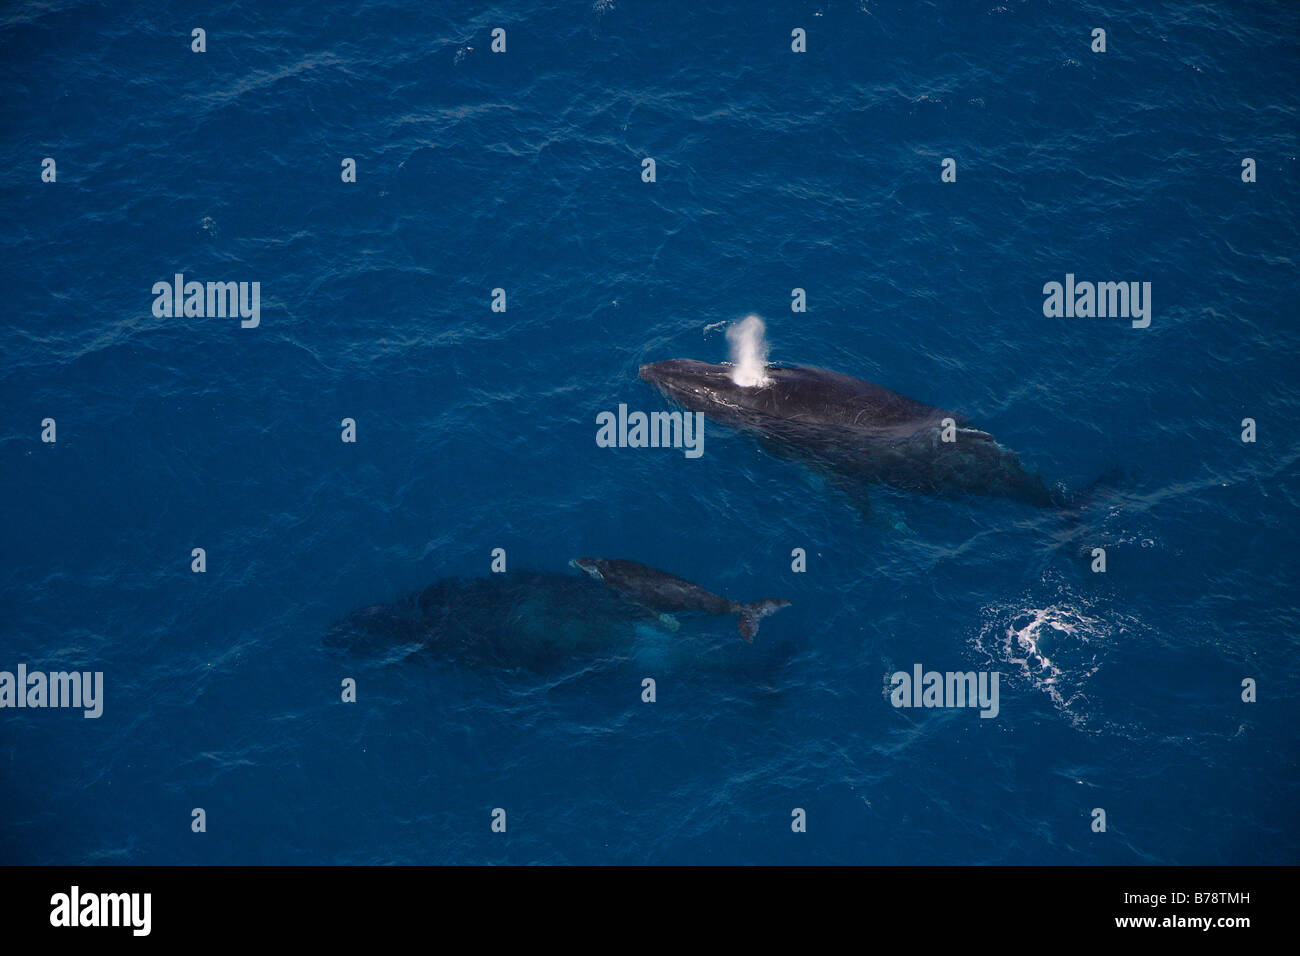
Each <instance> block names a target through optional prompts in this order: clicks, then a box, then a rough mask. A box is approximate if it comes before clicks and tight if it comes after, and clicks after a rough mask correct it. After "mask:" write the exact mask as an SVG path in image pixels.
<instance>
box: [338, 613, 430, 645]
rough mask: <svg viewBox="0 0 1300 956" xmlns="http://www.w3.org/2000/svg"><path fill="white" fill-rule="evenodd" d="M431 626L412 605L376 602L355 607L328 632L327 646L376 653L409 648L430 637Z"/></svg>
mask: <svg viewBox="0 0 1300 956" xmlns="http://www.w3.org/2000/svg"><path fill="white" fill-rule="evenodd" d="M428 636H429V635H428V629H427V627H425V626H424V625H423V624H422V623H421V621H420V620H419V618H418V617H417V616H416V615H415V614H414V613H412V610H411V609H407V608H401V607H396V606H394V605H390V604H375V605H372V606H371V607H366V608H362V609H361V610H359V611H353V612H352V613H351V614H349V615H347V616H346V617H345V618H343V619H342V620H340V621H337V622H336V623H335V624H334V625H333V626H332V627H331V628H330V629H329V631H328V632H327V633H326V635H325V638H324V641H323V643H324V644H325V646H326V647H332V648H338V649H343V650H348V651H353V652H357V653H365V654H375V653H386V652H393V651H395V650H398V649H403V648H406V649H409V648H412V647H417V646H419V645H421V644H423V643H424V642H425V641H426V640H427V639H428Z"/></svg>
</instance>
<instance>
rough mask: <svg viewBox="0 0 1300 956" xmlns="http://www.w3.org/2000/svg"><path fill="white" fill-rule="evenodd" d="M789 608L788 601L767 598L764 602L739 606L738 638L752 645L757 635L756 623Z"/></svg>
mask: <svg viewBox="0 0 1300 956" xmlns="http://www.w3.org/2000/svg"><path fill="white" fill-rule="evenodd" d="M789 606H790V602H789V601H782V600H781V599H780V598H768V599H767V600H765V601H755V602H754V603H753V604H742V605H740V622H739V623H738V624H737V625H736V628H737V630H739V631H740V636H741V637H743V638H744V639H745V640H747V641H749V643H751V644H753V643H754V635H755V634H757V633H758V622H759V621H761V620H762V619H763V618H765V617H767V616H768V615H769V614H775V613H776V612H777V611H779V610H781V608H783V607H789Z"/></svg>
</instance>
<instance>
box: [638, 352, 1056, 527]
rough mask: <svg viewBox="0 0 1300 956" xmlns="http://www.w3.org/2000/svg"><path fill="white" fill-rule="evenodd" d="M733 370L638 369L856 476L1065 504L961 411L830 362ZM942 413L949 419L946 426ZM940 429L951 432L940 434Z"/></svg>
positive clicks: (694, 407)
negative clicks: (754, 376) (740, 375)
mask: <svg viewBox="0 0 1300 956" xmlns="http://www.w3.org/2000/svg"><path fill="white" fill-rule="evenodd" d="M733 369H734V367H733V366H731V365H711V364H709V363H708V362H698V361H695V360H693V359H670V360H668V361H664V362H653V363H651V364H648V365H643V366H641V370H640V376H641V378H643V379H645V380H646V381H647V382H650V383H651V384H652V385H654V386H655V387H656V388H658V389H659V391H660V392H662V393H663V394H664V395H665V396H666V397H668V398H669V399H671V400H672V401H674V402H676V403H677V404H679V405H681V406H683V407H684V408H686V409H688V410H689V411H697V412H703V413H704V414H705V415H707V416H708V417H710V418H712V419H714V420H715V421H718V422H721V423H723V424H725V425H729V426H731V427H733V428H736V429H738V430H740V431H743V432H746V433H749V434H752V435H755V436H757V437H758V438H759V439H760V440H762V441H763V442H764V443H765V444H766V445H768V446H769V447H771V448H772V449H773V450H774V451H777V452H779V453H782V454H786V455H791V456H795V457H799V458H805V459H809V460H811V462H812V463H814V464H818V465H821V466H824V467H825V468H826V469H827V470H829V471H831V472H833V473H834V474H836V475H838V476H840V477H842V478H847V479H851V480H853V481H854V482H858V481H861V482H868V483H870V482H875V483H879V484H882V485H888V486H890V487H893V488H898V489H902V490H904V491H914V492H920V493H924V494H930V495H937V496H945V495H961V494H972V495H993V496H1000V497H1006V498H1011V499H1014V500H1016V501H1021V502H1025V503H1027V504H1031V505H1035V506H1038V507H1044V508H1046V507H1064V506H1065V505H1067V504H1068V503H1069V499H1068V497H1067V496H1066V494H1065V493H1064V492H1063V491H1061V490H1060V489H1057V488H1051V487H1049V486H1048V485H1047V483H1046V482H1044V481H1043V479H1042V477H1040V476H1039V475H1037V474H1035V473H1034V472H1031V471H1029V470H1028V469H1026V468H1025V467H1024V465H1022V464H1021V462H1020V459H1019V457H1018V456H1017V455H1016V454H1015V452H1013V451H1010V450H1009V449H1006V448H1003V447H1002V446H1001V445H999V444H998V443H997V442H996V441H995V440H994V438H993V436H992V435H990V434H989V433H988V432H985V431H981V430H979V429H977V428H973V427H971V426H970V424H969V422H968V421H967V420H966V418H965V417H964V416H962V415H959V414H957V413H954V412H949V411H945V410H944V409H941V408H935V407H933V406H931V405H926V404H925V403H923V402H918V401H916V400H915V399H911V398H907V397H906V396H904V395H899V394H898V393H897V392H893V391H890V390H889V389H887V388H885V387H884V386H882V385H875V384H873V383H871V382H866V381H863V380H862V379H860V378H853V377H852V376H850V375H843V374H841V373H839V372H831V371H827V370H826V369H820V368H810V367H804V366H793V367H791V366H780V365H768V366H767V367H766V368H765V378H766V381H765V382H763V383H762V384H758V385H752V386H741V385H737V384H736V383H735V382H734V381H733V380H732V372H733ZM945 419H951V420H952V422H951V426H950V427H949V428H947V429H945V426H944V420H945ZM945 431H947V432H948V435H949V436H950V437H951V438H953V439H954V440H952V441H944V440H943V438H944V433H945Z"/></svg>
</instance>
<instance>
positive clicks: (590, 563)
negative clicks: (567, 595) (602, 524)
mask: <svg viewBox="0 0 1300 956" xmlns="http://www.w3.org/2000/svg"><path fill="white" fill-rule="evenodd" d="M572 564H573V565H574V567H576V568H579V569H581V570H583V571H585V572H586V573H587V574H588V575H590V576H591V577H593V578H595V579H596V580H597V581H600V582H602V583H603V584H604V585H605V586H606V587H608V588H611V589H612V590H614V591H616V592H618V593H619V594H621V595H623V597H625V598H627V599H628V600H629V601H631V602H633V603H635V604H638V605H641V606H642V607H645V608H648V609H650V610H652V611H658V612H663V613H665V614H668V613H671V612H673V611H700V612H702V613H704V614H736V615H739V618H740V620H739V621H738V622H737V623H736V629H737V630H738V631H740V636H741V637H743V638H744V639H745V640H747V641H749V642H750V643H751V644H752V643H753V642H754V635H755V634H757V633H758V624H759V621H761V620H762V619H763V618H765V617H767V616H768V615H769V614H774V613H775V612H777V611H779V610H781V608H783V607H789V606H790V602H789V601H782V600H780V599H779V598H767V599H765V600H762V601H755V602H754V603H752V604H742V603H741V602H739V601H733V600H731V599H730V598H725V597H722V596H721V595H719V594H714V593H713V592H712V591H706V590H705V589H704V588H702V587H700V586H699V585H698V584H693V583H691V582H690V581H687V580H686V579H685V578H679V577H678V576H677V575H675V574H669V573H668V572H667V571H660V570H659V569H658V568H652V567H650V566H648V565H645V564H639V563H638V562H636V561H626V560H623V559H621V558H574V559H573V562H572Z"/></svg>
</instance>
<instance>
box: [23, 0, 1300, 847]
mask: <svg viewBox="0 0 1300 956" xmlns="http://www.w3.org/2000/svg"><path fill="white" fill-rule="evenodd" d="M196 27H201V28H203V29H205V30H206V43H207V49H206V52H204V53H201V54H199V53H194V52H192V51H191V49H190V44H191V30H192V29H194V28H196ZM496 27H501V28H504V29H505V30H506V37H507V48H506V51H505V52H504V53H499V54H498V53H493V52H492V50H491V44H492V38H491V31H492V30H493V29H494V28H496ZM1094 27H1102V28H1104V29H1106V31H1107V50H1106V52H1105V53H1093V52H1092V51H1091V50H1090V43H1091V31H1092V29H1093V28H1094ZM794 28H802V29H805V30H806V31H807V52H806V53H802V54H797V53H794V52H792V51H791V31H792V30H793V29H794ZM1298 53H1300V9H1297V8H1295V7H1294V6H1292V5H1289V4H1284V3H1265V2H1240V3H1223V4H1205V3H1193V2H1157V3H1151V4H1146V5H1144V9H1142V10H1140V11H1139V10H1134V9H1133V8H1132V7H1131V6H1130V5H1128V4H1118V3H1112V2H1100V3H1089V4H1086V5H1075V4H1068V3H1048V2H1033V0H1024V2H1022V0H1006V2H1002V3H996V2H994V0H984V2H979V3H973V2H972V3H966V2H933V0H922V2H868V0H863V2H830V0H828V2H824V3H819V4H779V3H778V4H756V5H750V4H745V5H741V4H725V3H718V2H709V0H705V2H691V3H684V2H680V0H671V2H662V3H648V2H631V0H612V2H597V3H594V4H593V3H590V2H586V0H581V2H568V3H559V2H534V0H524V2H520V3H516V4H503V5H495V6H488V7H482V6H473V5H466V4H458V3H438V4H417V3H401V2H391V0H390V2H380V0H365V2H362V3H358V4H349V5H346V6H329V5H325V6H322V5H320V4H308V3H294V2H287V3H279V4H256V3H251V2H245V0H239V2H233V3H229V4H224V5H220V6H218V7H212V6H208V5H200V4H194V5H191V4H184V3H164V4H157V5H143V4H137V5H118V4H92V3H81V2H61V0H54V2H50V3H40V4H37V3H22V2H19V3H12V4H7V5H6V7H5V9H4V11H3V13H2V14H0V90H2V92H3V96H2V97H0V112H2V114H3V118H4V123H3V129H2V132H0V168H2V169H3V171H4V172H3V174H2V175H0V201H2V203H3V210H4V216H3V219H2V220H0V223H2V224H0V253H2V255H0V277H2V279H3V289H4V300H5V304H6V310H5V321H4V322H3V323H0V502H2V504H0V507H2V508H3V523H2V525H0V527H2V529H3V530H2V531H0V543H2V544H0V547H2V554H3V558H2V559H0V607H3V611H4V613H3V614H0V669H6V670H13V669H14V668H15V667H16V666H17V665H18V664H20V663H24V664H26V665H27V667H28V668H29V669H31V670H63V669H72V668H75V669H79V670H91V671H102V672H103V674H104V682H105V691H104V698H105V700H104V708H103V715H102V716H101V717H100V718H98V719H93V720H91V719H84V718H83V717H82V716H81V714H80V712H78V711H70V710H53V709H48V710H9V709H6V710H4V711H3V712H0V862H6V863H142V864H143V863H177V864H232V863H295V864H296V863H314V862H325V863H805V862H807V863H881V864H901V863H944V864H949V863H963V864H964V863H990V864H999V863H1011V864H1045V863H1078V864H1102V863H1120V864H1148V863H1162V864H1212V863H1229V864H1258V863H1296V862H1298V858H1300V853H1298V850H1300V828H1298V827H1297V810H1296V807H1297V804H1298V802H1300V801H1298V798H1300V777H1298V775H1297V758H1298V756H1300V753H1298V748H1297V734H1296V727H1297V721H1298V720H1300V706H1298V703H1300V653H1298V652H1300V636H1298V632H1300V614H1298V613H1297V608H1296V594H1297V583H1300V582H1297V574H1296V567H1297V563H1296V557H1295V554H1296V552H1295V533H1296V529H1297V517H1298V516H1300V512H1298V508H1297V505H1298V504H1300V474H1298V471H1297V457H1298V447H1300V446H1298V442H1297V438H1296V430H1295V422H1296V420H1297V418H1298V417H1300V391H1298V390H1297V378H1296V361H1297V355H1298V351H1300V349H1298V348H1297V346H1298V345H1300V342H1298V338H1300V335H1298V333H1297V325H1296V318H1295V302H1296V301H1297V294H1298V293H1300V280H1298V273H1297V262H1296V256H1297V252H1298V251H1300V244H1298V242H1297V239H1298V237H1297V222H1298V221H1300V202H1298V201H1297V199H1298V196H1300V193H1298V191H1297V188H1296V183H1297V176H1298V175H1300V168H1298V167H1297V160H1296V156H1297V151H1298V146H1297V131H1298V130H1300V124H1298V122H1297V120H1298V114H1297V106H1298V105H1300V94H1298V92H1297V87H1296V84H1295V78H1296V70H1297V66H1298V65H1300V64H1298ZM45 157H50V158H53V159H54V160H55V161H56V164H57V166H56V169H57V181H56V182H54V183H46V182H42V181H41V162H42V160H43V159H44V158H45ZM347 157H350V158H353V159H355V161H356V165H357V176H356V182H355V183H345V182H343V181H342V180H341V175H340V166H341V163H342V161H343V159H344V158H347ZM647 157H650V158H653V159H654V160H655V161H656V181H655V182H653V183H647V182H643V181H642V178H641V171H642V165H641V164H642V160H643V159H645V158H647ZM946 157H952V158H954V159H955V160H956V162H957V180H956V182H953V183H944V182H941V180H940V173H941V166H940V164H941V162H942V160H943V159H944V158H946ZM1245 157H1251V158H1253V159H1254V160H1255V162H1256V164H1257V181H1256V182H1253V183H1244V182H1243V181H1242V178H1241V162H1242V159H1243V158H1245ZM175 273H183V274H184V275H185V276H186V278H187V279H196V280H199V281H247V282H260V284H261V285H260V290H261V298H260V310H261V312H260V324H259V325H258V326H257V327H256V328H242V327H241V324H240V321H239V320H238V319H237V318H229V317H226V318H221V317H184V316H182V317H158V316H155V314H154V312H153V302H154V295H153V293H152V291H151V290H152V287H153V285H154V283H155V282H159V281H163V282H170V281H171V278H172V276H173V275H174V274H175ZM1067 273H1073V274H1075V275H1076V276H1077V277H1078V278H1079V279H1080V280H1091V281H1144V282H1150V283H1151V284H1152V300H1151V301H1152V306H1153V308H1152V314H1151V324H1150V327H1149V328H1145V329H1134V328H1132V327H1131V323H1130V322H1129V321H1128V320H1126V319H1122V318H1064V317H1062V318H1048V317H1046V316H1044V314H1043V292H1042V289H1043V285H1044V284H1045V283H1047V282H1051V281H1058V282H1059V281H1063V280H1064V276H1065V275H1066V274H1067ZM495 288H503V289H505V290H506V294H507V311H505V312H504V313H502V312H494V311H492V308H491V298H492V290H493V289H495ZM795 288H801V289H804V290H806V293H807V303H808V308H807V311H806V312H802V313H795V312H792V311H791V290H792V289H795ZM750 313H756V314H759V315H761V316H763V317H764V318H765V320H766V321H767V327H768V336H769V343H770V346H771V358H772V360H773V361H780V362H794V363H801V364H811V365H819V366H823V367H827V368H832V369H836V370H838V371H842V372H846V373H849V374H852V375H856V376H859V377H862V378H865V379H869V380H871V381H874V382H879V383H881V384H883V385H886V386H888V387H890V388H892V389H895V390H897V391H899V392H901V393H903V394H905V395H909V396H912V397H914V398H917V399H920V400H922V401H925V402H929V403H931V404H934V405H938V406H942V407H945V408H952V409H959V410H961V411H962V412H964V413H966V414H967V415H969V416H970V417H971V418H972V419H973V420H974V421H975V422H977V423H978V424H979V425H980V426H981V427H984V428H987V429H988V430H989V431H991V432H993V433H994V434H995V435H996V436H997V437H998V439H999V440H1000V441H1001V442H1003V443H1004V444H1006V445H1008V446H1009V447H1012V448H1015V449H1016V450H1017V451H1018V452H1019V453H1020V454H1021V456H1022V458H1023V460H1024V461H1025V462H1026V464H1028V465H1030V466H1031V467H1033V468H1034V469H1036V470H1038V471H1040V472H1042V473H1043V474H1044V475H1046V476H1048V477H1049V478H1050V479H1051V480H1053V481H1059V482H1062V483H1064V484H1065V485H1067V486H1070V487H1073V488H1079V487H1083V486H1086V485H1087V484H1088V483H1089V482H1091V481H1093V480H1094V479H1096V478H1097V477H1098V476H1099V475H1103V474H1114V473H1119V474H1121V475H1122V477H1121V478H1119V479H1117V480H1115V481H1112V482H1107V483H1106V484H1104V485H1103V486H1102V487H1101V488H1100V489H1099V490H1098V492H1097V493H1096V494H1095V495H1093V496H1092V497H1091V498H1090V499H1089V503H1088V504H1087V505H1086V506H1085V507H1084V508H1082V509H1080V510H1079V511H1078V512H1077V513H1075V514H1067V515H1062V514H1059V513H1055V512H1050V513H1049V512H1042V511H1038V510H1035V509H1031V508H1028V507H1025V506H1023V505H1018V504H1015V503H1013V502H1009V501H1001V500H979V499H960V500H941V499H931V498H925V497H920V496H916V495H908V494H903V493H897V492H890V491H887V490H880V489H872V490H871V492H870V495H871V510H870V512H865V511H863V510H862V509H861V508H859V507H857V506H856V504H855V502H854V501H853V500H852V498H851V497H850V496H848V495H846V494H844V493H843V492H842V491H841V490H840V489H838V488H836V487H834V486H833V484H830V483H827V482H826V481H824V480H823V479H821V478H819V477H818V476H817V475H816V474H814V473H813V472H811V471H809V470H807V469H805V468H803V467H801V466H800V465H798V464H796V463H793V462H791V461H788V460H785V459H782V458H779V457H775V456H773V455H771V454H769V453H768V452H767V451H765V450H764V449H763V448H761V447H760V446H759V445H758V444H756V443H755V442H754V441H753V440H752V439H750V438H747V437H744V436H741V435H739V434H736V433H734V432H730V431H728V430H727V429H725V428H723V427H721V426H717V425H713V424H710V425H708V426H707V429H706V440H705V451H704V454H703V456H702V457H700V458H699V459H696V460H692V459H688V458H686V457H685V456H684V455H683V454H682V453H681V452H680V451H678V450H672V449H608V448H600V447H597V445H596V443H595V431H596V427H595V417H596V415H597V414H598V413H599V412H601V411H604V410H613V409H616V408H617V406H618V404H619V403H626V404H628V405H629V407H630V408H632V409H641V410H646V411H653V410H659V409H662V408H664V407H665V405H664V402H663V400H662V398H660V396H658V395H657V394H656V393H655V392H654V391H653V390H652V389H650V388H649V386H647V385H646V384H645V383H644V382H641V381H639V380H638V379H637V376H636V372H637V368H638V366H639V365H640V364H641V363H643V362H648V361H655V360H658V359H666V358H674V357H686V358H698V359H704V360H708V361H720V360H722V359H724V358H725V356H726V354H727V353H726V340H725V336H724V333H723V326H722V325H721V324H720V323H730V322H733V321H735V320H737V319H740V318H741V317H743V316H745V315H748V314H750ZM46 418H52V419H54V420H55V422H56V427H57V442H55V443H47V442H43V441H42V440H41V431H42V421H43V420H44V419H46ZM344 418H352V419H354V420H355V422H356V428H357V441H356V442H355V443H344V442H343V441H341V440H340V432H341V428H340V423H341V421H342V420H343V419H344ZM1244 418H1253V419H1254V420H1255V421H1256V423H1257V429H1258V440H1257V441H1256V442H1254V443H1245V442H1243V441H1242V440H1241V431H1242V426H1241V423H1242V420H1243V419H1244ZM196 547H202V548H204V549H205V550H206V555H207V570H206V572H205V573H202V574H196V573H193V572H192V571H191V568H190V562H191V550H192V549H193V548H196ZM1093 547H1104V548H1105V549H1106V552H1107V570H1106V573H1104V574H1095V573H1093V572H1092V571H1091V570H1090V566H1089V565H1090V560H1091V558H1090V552H1091V548H1093ZM494 548H503V549H505V551H506V554H507V556H508V557H507V560H508V567H509V568H511V569H521V570H523V569H528V570H537V571H555V572H565V571H566V570H567V562H568V560H569V559H570V558H572V557H574V556H576V555H584V554H585V555H599V556H606V557H626V558H632V559H635V560H639V561H643V562H645V563H648V564H651V565H654V566H656V567H660V568H664V569H666V570H669V571H672V572H674V573H676V574H680V575H683V576H685V577H687V578H689V579H691V580H694V581H697V582H699V583H701V584H702V585H704V586H706V587H709V588H711V589H713V590H715V591H719V592H721V593H724V594H727V595H728V596H731V597H736V598H740V599H744V600H753V599H755V598H759V597H767V596H777V597H783V598H786V599H788V600H790V601H791V602H792V606H791V607H790V608H788V609H786V610H783V611H782V612H781V613H780V614H778V615H775V616H773V617H772V618H770V619H768V620H766V621H765V622H764V624H763V627H762V630H761V631H760V633H759V636H758V640H757V641H756V642H755V644H754V645H753V646H752V647H751V646H748V645H745V644H744V643H743V642H741V641H739V640H737V639H736V636H735V633H734V628H733V625H732V623H731V622H728V621H722V620H714V619H699V618H687V619H685V620H683V623H682V628H681V630H680V631H679V632H678V633H677V634H675V635H672V636H671V637H668V638H665V636H664V634H663V633H661V632H656V631H654V630H653V629H651V630H650V631H648V632H647V633H645V634H643V635H642V640H641V641H640V643H639V644H638V645H635V646H633V647H632V649H631V650H630V652H627V653H618V654H615V653H611V654H610V655H609V656H608V657H603V658H597V659H592V658H590V657H583V658H581V659H576V660H573V661H572V662H568V663H566V664H565V665H563V666H561V667H560V668H558V669H557V670H555V671H553V672H549V673H545V674H534V673H531V672H519V673H515V672H511V671H509V670H494V669H491V668H482V667H472V666H466V665H464V664H463V663H460V662H457V661H455V660H450V661H448V660H441V659H436V658H431V657H427V656H419V655H417V656H414V657H411V658H408V659H404V660H400V661H393V660H387V659H371V658H366V657H364V656H361V657H357V656H348V655H339V654H338V653H336V652H333V651H331V650H330V649H328V648H326V647H324V646H323V644H322V640H323V637H324V635H325V634H326V632H327V631H328V629H329V628H330V626H331V624H332V623H333V622H335V621H337V620H338V619H339V618H341V617H343V616H344V615H346V614H348V613H349V612H351V611H354V610H355V609H357V608H360V607H364V606H366V605H371V604H376V603H380V602H385V601H392V600H395V599H397V598H398V597H400V596H401V595H403V594H405V593H408V592H411V591H413V590H416V589H419V588H422V587H425V586H426V585H428V584H429V583H431V582H433V581H435V580H437V579H440V578H444V577H474V576H481V575H487V574H488V573H489V564H490V561H491V552H492V550H493V549H494ZM795 548H803V549H805V550H806V553H807V556H808V563H807V570H806V571H805V572H803V573H796V572H795V571H793V570H792V566H791V563H792V559H791V552H792V550H793V549H795ZM507 573H509V572H507ZM918 663H919V664H921V665H923V667H925V668H926V669H927V670H929V669H934V670H940V671H949V670H963V671H964V670H984V671H997V672H998V673H999V674H1000V675H1001V684H1000V710H999V713H998V716H997V717H996V718H994V719H981V718H980V717H979V716H978V713H977V712H976V711H974V710H970V709H919V710H917V709H912V710H909V709H898V708H895V707H893V706H892V705H891V702H890V698H889V693H888V692H889V689H890V675H891V674H892V673H893V672H895V671H898V670H904V671H910V670H911V669H912V667H913V666H914V665H915V664H918ZM348 677H351V678H354V679H355V680H356V681H357V694H358V699H357V701H356V702H355V703H344V702H342V700H341V699H340V695H341V690H340V685H341V681H342V680H343V679H344V678H348ZM644 677H653V678H655V680H656V681H657V700H656V701H655V702H654V703H644V702H642V700H641V681H642V679H643V678H644ZM1246 678H1250V679H1253V680H1254V681H1256V682H1257V688H1258V700H1257V701H1256V702H1253V703H1247V702H1243V700H1242V681H1243V680H1244V679H1246ZM194 808H203V809H204V811H205V812H206V822H207V829H206V832H205V833H195V832H192V829H191V819H192V817H191V813H192V811H193V810H194ZM495 808H502V809H504V810H505V811H506V813H507V820H508V827H507V831H506V832H505V833H494V832H492V829H491V826H490V824H491V814H492V811H493V810H494V809H495ZM795 808H801V809H803V810H804V811H806V816H807V831H806V832H804V833H795V832H793V831H792V827H791V820H792V811H793V810H794V809H795ZM1095 808H1101V809H1104V810H1105V812H1106V822H1107V828H1106V831H1105V832H1104V833H1098V832H1093V830H1092V827H1091V823H1092V820H1093V816H1092V814H1093V810H1094V809H1095Z"/></svg>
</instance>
